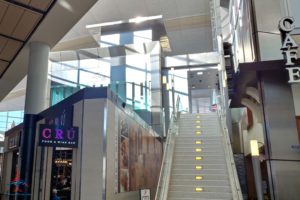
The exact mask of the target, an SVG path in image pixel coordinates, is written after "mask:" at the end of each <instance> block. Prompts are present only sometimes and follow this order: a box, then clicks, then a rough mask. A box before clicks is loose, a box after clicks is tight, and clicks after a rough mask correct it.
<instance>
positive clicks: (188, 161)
mask: <svg viewBox="0 0 300 200" xmlns="http://www.w3.org/2000/svg"><path fill="white" fill-rule="evenodd" d="M224 163H225V159H223V158H222V159H220V160H217V159H207V158H206V157H201V160H196V158H195V157H193V158H191V159H180V158H179V159H178V158H175V159H174V160H173V164H193V165H195V164H200V165H201V164H224Z"/></svg>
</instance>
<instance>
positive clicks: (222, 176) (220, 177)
mask: <svg viewBox="0 0 300 200" xmlns="http://www.w3.org/2000/svg"><path fill="white" fill-rule="evenodd" d="M197 175H198V176H202V180H210V181H213V180H216V181H229V177H228V175H226V174H201V173H199V174H197ZM195 177H196V175H195V174H178V175H172V176H171V179H170V182H172V181H173V180H177V179H180V180H195Z"/></svg>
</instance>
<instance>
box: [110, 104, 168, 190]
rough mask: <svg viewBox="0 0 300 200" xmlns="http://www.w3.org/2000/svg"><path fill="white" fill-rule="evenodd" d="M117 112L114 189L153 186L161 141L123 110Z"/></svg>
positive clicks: (160, 158)
mask: <svg viewBox="0 0 300 200" xmlns="http://www.w3.org/2000/svg"><path fill="white" fill-rule="evenodd" d="M117 112H118V113H116V114H117V115H116V116H118V138H119V145H118V146H119V147H118V155H119V156H118V192H129V191H136V190H139V189H142V188H156V186H157V183H158V178H159V173H160V168H161V162H162V154H163V152H162V148H163V147H162V143H161V142H160V141H159V140H158V139H157V138H156V137H155V135H154V134H153V133H152V132H149V131H148V130H147V129H146V128H144V127H143V126H141V125H139V124H138V123H137V122H136V121H134V120H133V119H131V118H130V117H128V116H127V115H125V113H124V112H122V111H120V110H119V111H117Z"/></svg>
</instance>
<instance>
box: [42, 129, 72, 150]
mask: <svg viewBox="0 0 300 200" xmlns="http://www.w3.org/2000/svg"><path fill="white" fill-rule="evenodd" d="M39 146H49V147H70V148H77V147H78V127H70V128H67V127H63V126H55V125H46V124H41V125H40V127H39Z"/></svg>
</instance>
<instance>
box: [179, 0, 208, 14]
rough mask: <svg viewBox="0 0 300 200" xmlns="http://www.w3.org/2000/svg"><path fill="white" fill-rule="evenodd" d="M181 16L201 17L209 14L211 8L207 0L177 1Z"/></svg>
mask: <svg viewBox="0 0 300 200" xmlns="http://www.w3.org/2000/svg"><path fill="white" fill-rule="evenodd" d="M176 3H177V6H178V14H179V16H192V15H199V14H200V13H209V12H210V6H209V1H207V0H187V1H183V0H176Z"/></svg>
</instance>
